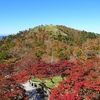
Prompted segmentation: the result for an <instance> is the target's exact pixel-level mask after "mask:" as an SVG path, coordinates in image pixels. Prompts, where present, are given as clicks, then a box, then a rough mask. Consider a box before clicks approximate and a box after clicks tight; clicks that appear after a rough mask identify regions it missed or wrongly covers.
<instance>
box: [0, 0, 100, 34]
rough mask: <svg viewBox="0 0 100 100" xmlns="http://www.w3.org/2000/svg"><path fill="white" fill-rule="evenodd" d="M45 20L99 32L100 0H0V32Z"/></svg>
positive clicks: (12, 32) (37, 23)
mask: <svg viewBox="0 0 100 100" xmlns="http://www.w3.org/2000/svg"><path fill="white" fill-rule="evenodd" d="M46 24H47V25H49V24H53V25H65V26H67V27H71V28H75V29H79V30H86V31H91V32H95V33H100V0H0V35H9V34H16V33H18V32H19V31H22V30H25V29H29V28H33V27H35V26H38V25H46Z"/></svg>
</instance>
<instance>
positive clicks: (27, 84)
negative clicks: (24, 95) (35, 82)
mask: <svg viewBox="0 0 100 100" xmlns="http://www.w3.org/2000/svg"><path fill="white" fill-rule="evenodd" d="M22 86H23V87H24V89H25V90H26V91H29V90H33V89H37V87H34V86H32V84H31V83H30V81H27V82H26V83H23V84H22Z"/></svg>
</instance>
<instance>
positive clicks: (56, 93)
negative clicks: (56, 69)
mask: <svg viewBox="0 0 100 100" xmlns="http://www.w3.org/2000/svg"><path fill="white" fill-rule="evenodd" d="M97 65H98V66H97ZM70 68H71V69H70V71H69V75H68V76H67V78H66V80H64V81H63V82H61V83H60V85H59V86H58V87H56V88H54V89H52V90H51V95H50V100H85V99H87V100H92V99H96V100H98V99H100V98H99V96H100V59H95V60H92V61H87V62H86V63H81V62H78V63H76V64H75V65H74V66H71V67H70Z"/></svg>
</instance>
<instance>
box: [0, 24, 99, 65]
mask: <svg viewBox="0 0 100 100" xmlns="http://www.w3.org/2000/svg"><path fill="white" fill-rule="evenodd" d="M30 55H31V56H32V57H33V58H36V57H37V58H40V59H42V60H44V61H46V62H56V61H58V59H59V58H65V59H70V60H81V61H85V60H88V59H92V58H93V57H94V56H100V35H99V34H95V33H93V32H86V31H79V30H75V29H72V28H68V27H66V26H62V25H56V26H54V25H46V26H43V25H41V26H37V27H35V28H33V29H29V30H25V31H20V32H19V33H17V34H16V35H9V36H7V37H3V39H2V40H0V63H8V64H14V63H16V62H18V61H19V60H21V59H23V58H26V57H27V56H30Z"/></svg>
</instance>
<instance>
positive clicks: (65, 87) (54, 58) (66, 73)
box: [0, 25, 100, 100]
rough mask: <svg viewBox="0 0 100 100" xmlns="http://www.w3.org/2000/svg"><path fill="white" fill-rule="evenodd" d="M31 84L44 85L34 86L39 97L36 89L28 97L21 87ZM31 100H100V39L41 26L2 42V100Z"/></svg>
mask: <svg viewBox="0 0 100 100" xmlns="http://www.w3.org/2000/svg"><path fill="white" fill-rule="evenodd" d="M29 80H31V82H35V83H38V82H39V83H41V84H42V85H43V86H41V84H40V86H38V87H37V86H36V84H35V88H37V90H41V91H42V92H41V91H39V93H40V92H41V93H40V94H39V93H38V92H37V91H36V90H35V89H33V88H32V89H33V90H32V91H33V92H32V91H28V94H26V91H25V89H24V87H23V85H22V84H24V83H25V82H27V81H29ZM32 86H33V83H32ZM44 87H46V88H47V89H48V90H49V92H50V94H49V95H47V97H46V98H45V97H44V98H45V99H43V98H42V96H43V95H44V93H45V94H46V93H47V91H46V90H45V89H44ZM31 92H32V94H31ZM35 93H36V94H35ZM41 94H42V95H41ZM31 97H32V98H34V97H35V99H33V100H47V99H48V100H100V35H99V34H96V33H93V32H86V31H80V30H76V29H72V28H69V27H66V26H62V25H56V26H54V25H45V26H43V25H41V26H37V27H34V28H32V29H29V30H25V31H20V32H19V33H17V34H16V35H9V36H6V37H3V38H2V39H0V100H32V99H30V98H31ZM37 98H40V99H37Z"/></svg>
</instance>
